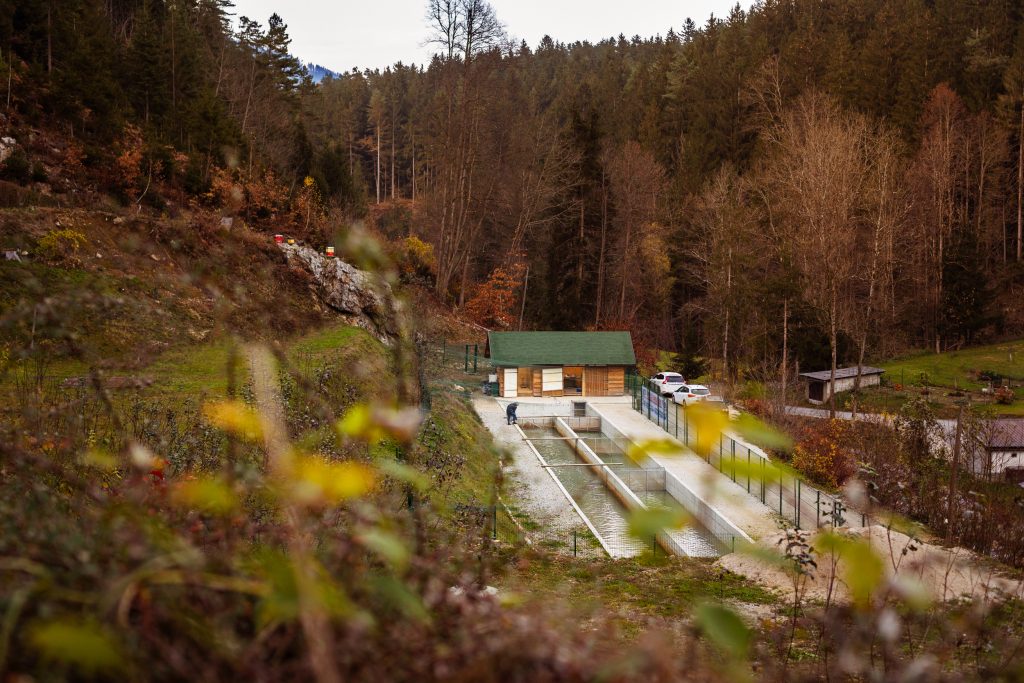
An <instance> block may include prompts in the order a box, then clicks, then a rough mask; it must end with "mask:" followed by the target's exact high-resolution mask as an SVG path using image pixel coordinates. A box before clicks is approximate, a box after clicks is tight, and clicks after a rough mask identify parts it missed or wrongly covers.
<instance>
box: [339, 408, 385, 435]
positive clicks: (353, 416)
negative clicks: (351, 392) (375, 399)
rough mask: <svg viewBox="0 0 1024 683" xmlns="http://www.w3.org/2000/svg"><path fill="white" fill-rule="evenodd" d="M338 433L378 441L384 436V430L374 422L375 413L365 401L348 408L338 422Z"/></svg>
mask: <svg viewBox="0 0 1024 683" xmlns="http://www.w3.org/2000/svg"><path fill="white" fill-rule="evenodd" d="M337 430H338V434H339V435H340V436H342V437H349V438H353V439H359V440H360V441H365V442H367V443H377V442H378V441H380V440H382V439H383V438H384V430H382V429H381V428H380V427H379V426H377V425H376V424H374V421H373V413H372V411H371V410H370V407H369V406H368V405H366V404H365V403H357V404H356V405H354V406H352V407H351V408H349V409H348V412H346V413H345V416H344V417H342V418H341V419H340V420H339V421H338V423H337Z"/></svg>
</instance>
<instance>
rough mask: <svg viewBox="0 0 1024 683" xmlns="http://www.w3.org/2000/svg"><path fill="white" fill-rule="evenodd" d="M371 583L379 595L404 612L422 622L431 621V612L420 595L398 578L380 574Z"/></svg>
mask: <svg viewBox="0 0 1024 683" xmlns="http://www.w3.org/2000/svg"><path fill="white" fill-rule="evenodd" d="M371 585H372V586H373V589H374V592H376V593H377V595H379V596H380V597H381V598H382V599H383V600H384V601H385V602H387V603H388V604H389V605H391V607H393V608H395V609H397V610H398V611H399V612H401V613H402V614H404V615H406V616H407V617H409V618H411V619H415V620H417V621H420V622H424V623H427V622H429V621H430V613H429V612H427V608H426V607H424V606H423V601H422V600H421V599H420V597H419V596H418V595H416V594H415V593H413V592H412V590H410V589H409V587H408V586H406V585H405V584H404V583H402V582H401V581H400V580H398V579H397V578H395V577H393V576H378V577H375V578H374V579H373V580H372V582H371Z"/></svg>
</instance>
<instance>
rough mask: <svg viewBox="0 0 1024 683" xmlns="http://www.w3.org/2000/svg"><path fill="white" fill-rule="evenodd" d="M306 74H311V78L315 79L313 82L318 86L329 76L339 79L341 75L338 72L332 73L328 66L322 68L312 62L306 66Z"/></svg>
mask: <svg viewBox="0 0 1024 683" xmlns="http://www.w3.org/2000/svg"><path fill="white" fill-rule="evenodd" d="M306 72H307V73H309V77H310V78H311V79H313V82H314V83H317V84H319V83H320V82H321V81H323V80H324V79H325V78H327V77H328V76H330V77H331V78H337V77H338V75H339V74H338V72H337V71H331V70H330V69H328V68H327V67H326V66H320V65H319V64H313V63H312V62H309V63H308V64H306Z"/></svg>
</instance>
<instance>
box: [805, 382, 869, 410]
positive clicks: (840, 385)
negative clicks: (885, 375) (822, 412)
mask: <svg viewBox="0 0 1024 683" xmlns="http://www.w3.org/2000/svg"><path fill="white" fill-rule="evenodd" d="M806 381H807V400H808V401H810V402H811V403H817V404H822V403H828V399H829V395H830V394H829V388H830V383H829V381H828V380H825V382H824V384H825V386H824V389H823V391H822V396H823V398H822V400H821V401H816V400H813V399H811V397H810V396H811V394H810V387H811V384H812V383H813V382H815V381H816V380H806ZM881 383H882V376H881V375H862V376H861V378H860V387H861V389H863V388H865V387H877V386H878V385H879V384H881ZM856 384H857V378H856V377H846V378H843V379H837V380H836V393H837V394H841V393H843V392H844V391H853V388H854V387H855V386H856Z"/></svg>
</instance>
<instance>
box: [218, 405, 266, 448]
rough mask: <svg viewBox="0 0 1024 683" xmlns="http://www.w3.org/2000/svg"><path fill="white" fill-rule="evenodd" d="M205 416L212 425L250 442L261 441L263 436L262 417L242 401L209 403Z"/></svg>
mask: <svg viewBox="0 0 1024 683" xmlns="http://www.w3.org/2000/svg"><path fill="white" fill-rule="evenodd" d="M203 414H205V415H206V419H208V420H209V421H210V423H211V424H212V425H214V426H215V427H218V428H220V429H223V430H224V431H225V432H230V433H231V434H234V435H235V436H237V437H239V438H242V439H246V440H248V441H259V440H260V439H261V438H262V436H263V424H262V421H261V420H260V415H259V413H257V412H256V411H255V410H253V409H252V408H251V407H249V406H247V405H246V404H245V403H243V402H241V401H218V402H216V403H207V404H206V406H205V407H204V408H203Z"/></svg>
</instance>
